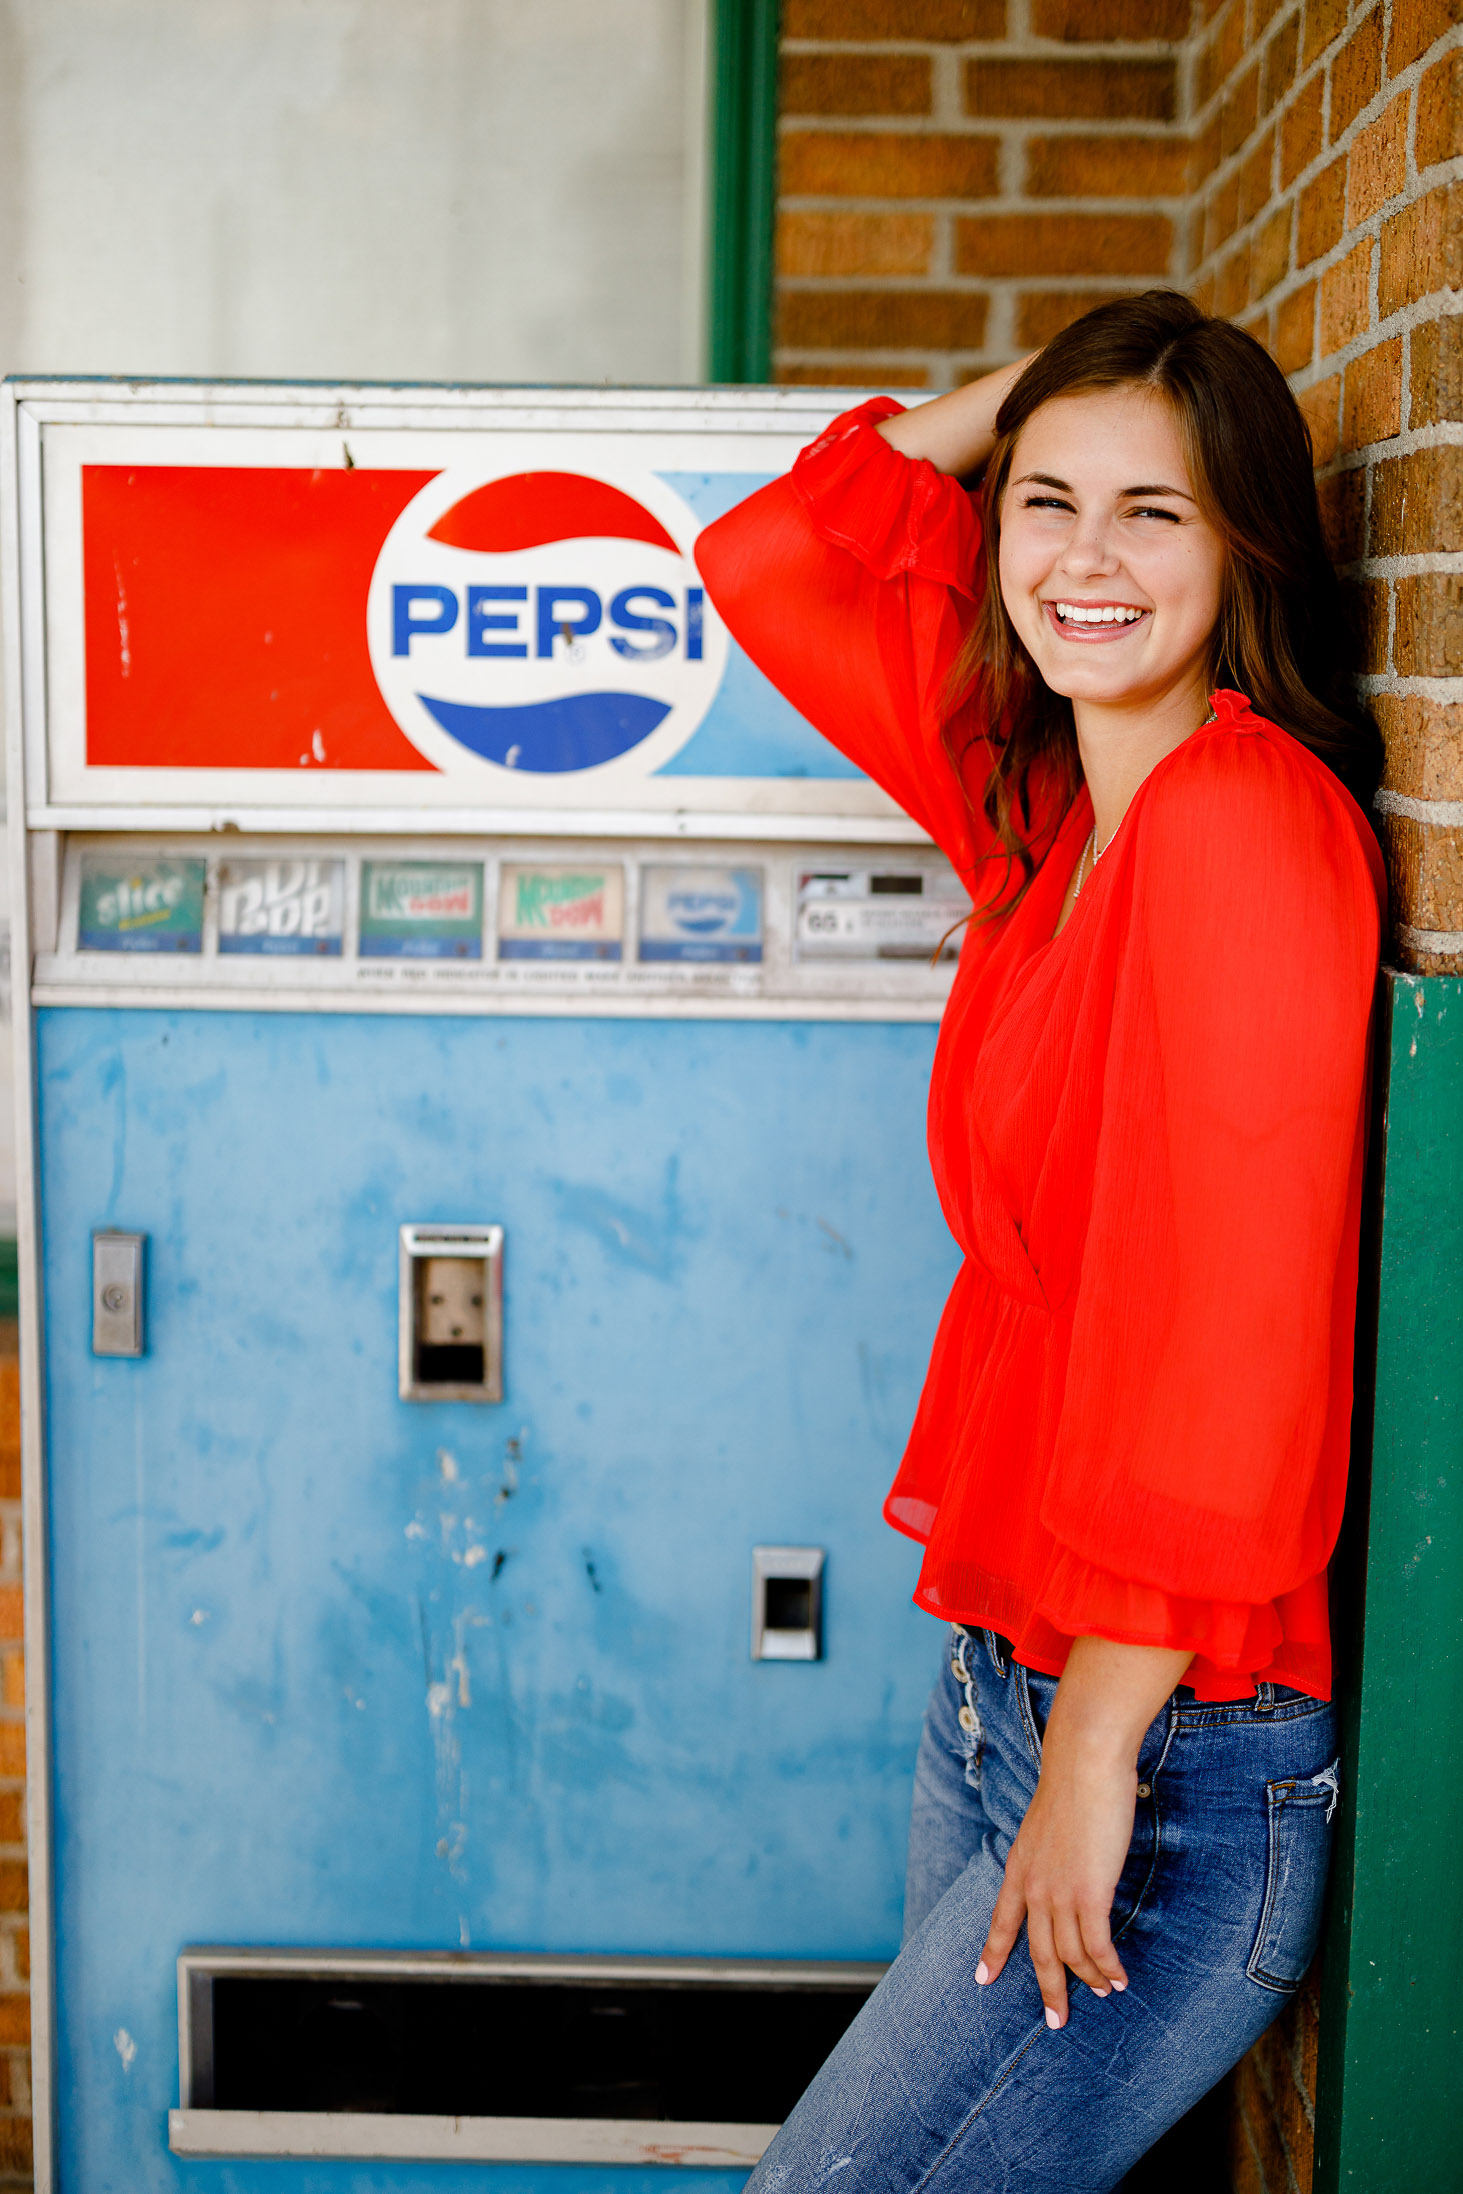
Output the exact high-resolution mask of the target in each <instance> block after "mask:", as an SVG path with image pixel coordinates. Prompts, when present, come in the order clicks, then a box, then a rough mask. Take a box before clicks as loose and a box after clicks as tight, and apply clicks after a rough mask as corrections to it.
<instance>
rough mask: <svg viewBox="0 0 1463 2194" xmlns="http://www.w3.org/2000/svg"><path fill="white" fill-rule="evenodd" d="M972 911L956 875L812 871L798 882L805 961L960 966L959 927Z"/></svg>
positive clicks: (801, 953)
mask: <svg viewBox="0 0 1463 2194" xmlns="http://www.w3.org/2000/svg"><path fill="white" fill-rule="evenodd" d="M969 912H970V900H969V898H968V896H967V894H966V891H965V887H964V885H963V884H962V883H961V881H960V879H959V877H958V876H957V875H956V874H955V872H954V870H953V869H943V870H942V869H931V868H923V869H819V870H805V871H804V872H803V873H802V874H801V875H800V876H799V877H798V906H797V952H798V958H799V959H800V960H924V961H928V960H930V959H931V958H932V957H934V956H935V955H936V954H938V955H939V957H940V958H941V959H942V960H953V959H955V958H956V957H957V956H958V954H959V951H960V938H959V934H958V926H959V924H960V923H961V922H962V921H963V919H964V917H965V916H966V915H967V914H969ZM952 930H953V931H955V932H956V934H955V935H953V936H952V935H951V934H950V933H951V931H952Z"/></svg>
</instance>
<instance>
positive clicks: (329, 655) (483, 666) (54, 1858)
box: [0, 381, 966, 2194]
mask: <svg viewBox="0 0 1463 2194" xmlns="http://www.w3.org/2000/svg"><path fill="white" fill-rule="evenodd" d="M835 408H836V403H835V402H834V400H832V399H829V398H828V397H826V396H817V395H810V394H809V393H808V392H806V391H798V390H791V391H754V392H707V391H690V390H675V391H669V392H664V391H661V392H636V391H596V392H594V393H592V394H587V393H582V392H577V391H571V390H564V391H549V392H545V391H533V392H515V391H504V390H473V389H462V388H451V389H448V388H406V387H403V388H380V387H375V388H340V389H334V388H331V389H326V388H322V387H299V388H296V387H283V386H271V385H264V384H257V383H249V384H243V383H239V384H223V383H220V384H211V385H203V384H197V385H194V384H187V383H176V382H167V383H157V384H152V385H149V384H145V383H126V384H122V383H114V382H104V381H31V382H19V383H11V384H9V385H8V387H7V395H6V412H5V419H4V430H3V464H4V472H3V482H0V486H3V497H4V505H3V516H4V546H5V565H4V642H5V675H6V680H7V686H6V711H7V720H8V727H9V748H8V768H9V787H10V829H11V853H12V873H13V876H14V878H15V880H16V903H15V908H14V945H15V952H16V965H17V971H18V980H17V1005H16V1043H17V1054H16V1056H17V1103H18V1107H19V1147H20V1152H21V1167H22V1181H21V1199H22V1204H21V1220H20V1226H21V1257H22V1290H23V1292H22V1309H23V1325H24V1347H25V1350H26V1355H25V1363H24V1394H25V1439H26V1473H27V1475H26V1487H27V1493H26V1500H27V1508H26V1532H27V1555H26V1560H27V1583H28V1606H29V1621H30V1626H31V1627H30V1644H31V1649H32V1655H33V1659H32V1667H33V1672H34V1680H33V1704H32V1708H31V1725H30V1734H31V1746H32V1751H31V1757H32V1762H33V1779H32V1784H31V1788H32V1793H33V1811H32V1816H31V1835H32V1854H33V1864H34V1876H33V1912H34V1915H35V1981H34V2013H35V2033H36V2052H37V2055H36V2102H37V2143H38V2172H37V2183H38V2185H40V2186H41V2187H43V2188H52V2187H54V2188H59V2189H61V2190H64V2194H120V2190H125V2194H146V2190H152V2189H168V2190H170V2194H171V2190H181V2189H188V2190H190V2194H209V2190H218V2194H222V2190H223V2189H225V2188H227V2189H228V2190H230V2194H244V2190H247V2194H254V2190H256V2189H257V2190H260V2194H264V2190H278V2194H304V2190H305V2189H306V2188H308V2189H310V2190H311V2194H346V2190H347V2189H351V2190H355V2189H360V2188H364V2187H370V2188H372V2189H383V2190H391V2194H398V2190H399V2194H406V2190H408V2189H410V2190H412V2194H418V2190H422V2194H425V2190H431V2189H444V2188H446V2187H448V2186H456V2185H459V2184H461V2183H463V2181H462V2174H461V2166H462V2165H463V2164H464V2163H472V2164H473V2165H474V2166H478V2167H481V2169H482V2170H483V2171H485V2172H486V2174H487V2178H486V2182H485V2183H488V2184H489V2185H491V2186H493V2187H495V2188H498V2189H501V2190H502V2194H520V2190H521V2194H527V2190H528V2189H529V2188H530V2187H532V2188H534V2189H550V2188H554V2189H562V2190H563V2194H589V2190H590V2189H594V2190H596V2194H603V2190H604V2189H606V2188H623V2189H625V2190H626V2194H650V2190H652V2189H654V2190H662V2194H670V2190H673V2189H688V2188H692V2187H695V2188H703V2189H707V2188H727V2189H730V2188H732V2187H736V2186H739V2185H740V2184H741V2183H742V2181H743V2179H744V2178H745V2176H746V2173H747V2171H748V2169H749V2168H750V2166H751V2164H752V2163H753V2162H754V2161H755V2159H756V2157H757V2155H758V2154H759V2153H760V2151H761V2148H762V2147H763V2146H764V2145H765V2142H766V2141H767V2139H768V2138H769V2137H770V2133H771V2130H772V2128H773V2127H775V2125H776V2124H777V2122H778V2121H779V2119H780V2118H781V2117H782V2115H783V2114H784V2113H785V2111H786V2109H787V2108H788V2106H789V2104H790V2102H791V2100H792V2099H793V2097H794V2096H795V2095H796V2093H797V2092H798V2090H799V2087H800V2086H801V2084H802V2081H803V2080H804V2079H805V2078H806V2076H807V2075H808V2073H809V2072H810V2071H811V2070H812V2069H813V2067H814V2066H815V2065H816V2063H817V2062H818V2061H819V2060H820V2058H821V2056H822V2055H823V2054H824V2052H825V2051H826V2049H827V2048H828V2047H829V2046H830V2044H831V2042H832V2040H833V2039H834V2038H836V2035H837V2033H838V2032H840V2031H841V2030H842V2027H843V2026H844V2025H845V2024H846V2023H847V2021H848V2019H849V2018H850V2017H851V2016H853V2014H854V2012H855V2011H856V2009H857V2007H858V2004H859V2003H860V2002H861V2001H862V2000H863V1997H864V1995H865V1994H866V1992H867V1990H868V1988H869V1987H870V1986H872V1984H873V1981H874V1980H875V1979H876V1977H877V1974H878V1971H879V1970H880V1965H881V1962H882V1961H883V1960H885V1959H887V1958H888V1957H889V1956H890V1955H891V1953H892V1951H893V1949H894V1947H895V1945H896V1943H897V1940H898V1929H899V1917H900V1900H901V1887H902V1871H903V1860H904V1842H905V1827H906V1817H907V1806H908V1792H909V1784H910V1778H911V1773H912V1768H913V1760H914V1752H915V1746H916V1740H917V1732H918V1724H919V1716H920V1712H921V1708H922V1703H923V1698H924V1694H925V1691H926V1688H927V1684H928V1681H929V1679H930V1677H931V1675H932V1673H933V1666H934V1659H935V1655H936V1653H937V1651H938V1637H937V1633H936V1631H935V1629H934V1626H933V1625H932V1624H931V1623H930V1622H929V1621H928V1619H927V1618H925V1617H924V1616H922V1615H919V1614H917V1613H916V1612H915V1611H914V1610H913V1609H912V1608H911V1605H910V1590H911V1586H912V1583H913V1578H914V1574H915V1567H916V1563H915V1554H914V1550H913V1549H912V1548H910V1547H909V1546H908V1545H907V1544H906V1543H905V1542H903V1541H902V1540H899V1539H897V1538H895V1537H894V1536H893V1535H891V1534H890V1533H889V1532H888V1531H887V1530H886V1529H885V1528H884V1526H883V1525H882V1524H881V1522H880V1520H879V1504H880V1500H881V1497H882V1495H883V1492H884V1490H885V1487H886V1484H887V1482H888V1480H889V1477H890V1475H891V1473H892V1471H893V1468H894V1465H895V1463H896V1461H897V1458H898V1454H899V1451H900V1447H901V1444H902V1441H903V1437H904V1434H905V1431H906V1428H907V1425H908V1422H909V1419H910V1417H911V1414H912V1411H913V1407H914V1403H915V1399H916V1396H917V1392H918V1387H919V1381H920V1378H921V1375H922V1372H923V1368H924V1363H925V1359H926V1355H927V1351H928V1348H929V1344H930V1341H931V1338H932V1335H933V1332H934V1327H935V1323H936V1320H937V1317H938V1313H939V1308H940V1305H941V1303H942V1301H943V1298H944V1294H945V1291H946V1289H947V1287H948V1285H949V1282H950V1279H951V1277H952V1274H953V1270H954V1263H955V1253H954V1250H953V1247H952V1245H951V1243H950V1241H949V1239H948V1237H947V1235H946V1233H945V1230H944V1227H943V1223H942V1221H941V1218H940V1215H939V1212H938V1209H937V1206H936V1202H935V1197H934V1192H933V1189H932V1187H931V1184H930V1181H929V1178H928V1175H927V1171H926V1165H925V1159H924V1154H923V1135H922V1127H923V1112H924V1101H925V1086H926V1080H927V1076H928V1070H929V1064H930V1057H931V1053H932V1049H933V1043H934V1037H935V1026H936V1022H937V1020H938V1017H939V1014H940V1010H941V1005H942V1001H943V999H944V996H945V994H946V991H947V988H948V981H949V972H950V969H949V962H948V960H943V961H942V960H938V959H936V960H934V961H933V962H932V953H935V952H936V951H937V950H938V948H939V946H940V941H941V939H942V938H943V937H944V936H945V934H946V932H947V931H948V930H949V929H950V927H951V925H952V924H953V923H954V922H956V921H957V920H958V918H959V915H960V914H961V912H962V911H963V909H964V907H965V904H966V902H965V901H964V899H963V897H962V896H961V893H960V890H959V887H958V885H957V883H956V881H955V879H954V877H953V875H952V874H951V872H950V871H949V870H948V868H947V867H946V866H945V864H944V863H943V862H942V860H941V859H940V857H939V856H938V855H937V854H936V853H935V852H934V850H933V849H932V848H931V847H930V846H929V845H928V843H927V842H925V841H924V840H922V839H921V837H920V836H919V834H918V833H917V831H916V830H915V829H914V828H913V826H912V825H911V824H909V823H908V822H907V821H906V820H905V819H904V818H903V817H902V816H901V815H899V814H898V813H897V812H896V811H895V810H894V809H893V808H892V806H891V804H890V803H889V801H888V800H887V799H886V798H885V797H884V795H883V794H882V793H880V792H879V791H878V790H877V789H876V787H874V786H873V785H872V784H870V783H869V782H868V781H867V780H866V779H865V778H863V777H862V776H860V775H859V774H858V773H857V772H856V771H854V770H853V769H852V768H851V767H850V766H849V765H848V764H847V763H846V762H844V761H843V760H842V759H841V758H840V756H839V755H838V754H836V753H835V752H834V751H833V750H832V748H830V747H829V746H828V745H827V744H826V743H825V742H824V741H823V740H822V739H821V738H820V737H819V736H818V735H817V734H816V733H815V732H814V731H813V730H812V729H811V727H810V726H809V725H808V724H806V723H805V722H804V721H802V720H801V719H800V718H799V717H798V716H797V715H796V714H795V713H794V712H793V711H792V710H791V709H790V708H789V707H788V706H787V704H786V703H785V702H783V701H782V700H781V699H780V698H779V697H778V695H777V694H776V693H774V692H773V691H772V689H771V688H770V687H769V686H768V685H767V683H766V682H765V681H764V680H763V679H762V677H761V676H760V674H759V673H758V672H757V671H756V670H755V669H754V668H753V666H752V665H751V664H750V663H749V662H748V660H747V659H746V658H745V657H744V656H743V655H742V654H741V653H740V652H739V650H738V649H737V647H736V646H735V645H734V644H733V643H732V642H731V641H730V639H729V637H728V635H727V633H726V631H725V629H724V628H723V626H722V625H721V623H720V622H719V620H718V618H717V617H716V615H715V613H714V610H713V608H712V606H711V604H710V603H709V602H708V601H707V600H706V598H705V595H704V593H703V590H702V588H701V586H700V583H699V581H698V577H697V572H696V567H695V564H694V562H693V559H692V548H693V544H694V541H695V538H696V534H697V531H698V529H699V527H701V526H702V525H703V524H705V523H707V522H708V521H709V520H711V519H712V518H714V517H716V516H717V515H718V514H719V513H721V512H722V511H724V510H726V509H727V508H729V507H730V506H731V505H732V504H734V503H736V502H737V501H738V500H739V499H740V498H741V497H743V496H744V495H746V494H748V493H749V492H750V491H751V490H752V489H753V488H755V487H756V486H758V485H759V484H760V483H761V482H763V481H764V480H766V479H768V478H770V477H773V476H774V475H776V474H777V473H779V472H780V471H782V470H783V469H784V468H785V467H786V466H787V465H788V464H789V463H790V462H791V460H792V458H793V456H794V454H795V452H796V451H797V449H798V448H799V447H800V446H801V445H802V444H803V443H804V442H806V441H807V440H808V439H809V438H810V437H811V436H812V435H814V434H815V433H816V432H817V431H818V430H819V429H820V428H821V427H822V426H823V425H824V424H825V423H826V421H827V419H828V418H829V417H830V416H831V414H832V412H833V410H834V409H835ZM21 975H28V978H29V984H28V991H27V986H26V984H25V982H23V981H21V980H19V977H20V976H21ZM27 996H28V1000H29V1003H28V1006H27V1004H26V999H27ZM454 2161H455V2162H456V2164H457V2166H458V2170H457V2175H456V2176H455V2177H454V2176H453V2170H452V2166H453V2163H454ZM473 2183H477V2176H475V2177H474V2182H473Z"/></svg>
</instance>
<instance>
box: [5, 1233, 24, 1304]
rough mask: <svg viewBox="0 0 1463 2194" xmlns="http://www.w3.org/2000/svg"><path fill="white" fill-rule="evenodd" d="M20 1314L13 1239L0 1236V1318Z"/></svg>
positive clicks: (18, 1268)
mask: <svg viewBox="0 0 1463 2194" xmlns="http://www.w3.org/2000/svg"><path fill="white" fill-rule="evenodd" d="M19 1316H20V1264H19V1260H18V1257H17V1253H16V1247H15V1244H14V1242H13V1241H7V1240H6V1239H5V1238H4V1237H3V1236H0V1318H18V1317H19Z"/></svg>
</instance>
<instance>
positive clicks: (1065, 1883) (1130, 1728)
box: [975, 1638, 1192, 2027]
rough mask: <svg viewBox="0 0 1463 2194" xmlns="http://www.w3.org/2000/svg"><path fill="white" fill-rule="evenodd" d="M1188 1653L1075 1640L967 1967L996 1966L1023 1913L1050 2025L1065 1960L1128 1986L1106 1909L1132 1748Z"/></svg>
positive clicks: (1059, 2018)
mask: <svg viewBox="0 0 1463 2194" xmlns="http://www.w3.org/2000/svg"><path fill="white" fill-rule="evenodd" d="M1191 1658H1192V1655H1190V1654H1188V1653H1184V1652H1178V1651H1173V1650H1170V1649H1169V1648H1168V1647H1166V1646H1135V1645H1119V1644H1117V1643H1116V1642H1115V1641H1114V1640H1112V1639H1110V1638H1078V1639H1077V1640H1075V1642H1074V1643H1073V1646H1072V1650H1071V1653H1070V1655H1069V1656H1068V1660H1067V1666H1066V1671H1065V1673H1064V1674H1063V1677H1062V1680H1061V1682H1060V1684H1059V1685H1058V1686H1057V1695H1056V1699H1055V1701H1054V1702H1053V1705H1052V1710H1051V1713H1050V1715H1049V1717H1048V1719H1047V1726H1046V1732H1045V1735H1044V1737H1043V1739H1042V1761H1041V1774H1040V1777H1039V1778H1038V1781H1037V1785H1036V1795H1035V1797H1034V1798H1033V1799H1032V1801H1031V1804H1030V1806H1029V1808H1028V1809H1027V1814H1026V1818H1025V1820H1024V1821H1023V1822H1022V1824H1021V1830H1020V1833H1019V1834H1018V1836H1017V1838H1016V1841H1015V1843H1014V1844H1013V1845H1012V1846H1011V1855H1010V1857H1009V1858H1008V1859H1007V1861H1006V1878H1005V1881H1004V1883H1003V1884H1002V1887H1001V1894H1000V1896H999V1897H998V1898H997V1899H996V1909H995V1912H994V1913H993V1915H992V1917H991V1926H990V1933H989V1934H988V1935H987V1937H986V1940H985V1946H984V1948H983V1950H982V1951H981V1959H980V1964H979V1965H978V1966H977V1968H976V1975H975V1977H976V1979H977V1981H979V1982H981V1983H982V1984H985V1983H988V1982H991V1981H994V1980H995V1979H996V1978H997V1977H998V1976H999V1974H1000V1972H1001V1969H1002V1967H1003V1966H1004V1965H1005V1963H1006V1960H1007V1959H1008V1958H1009V1957H1010V1955H1011V1950H1012V1947H1013V1946H1014V1944H1015V1941H1016V1938H1017V1936H1018V1935H1019V1934H1020V1932H1021V1922H1022V1920H1023V1919H1024V1920H1025V1922H1026V1936H1027V1945H1028V1948H1029V1950H1030V1953H1031V1963H1032V1965H1033V1966H1034V1967H1035V1969H1036V1979H1037V1985H1038V1986H1039V1988H1040V1989H1041V1995H1042V2001H1043V2003H1044V2004H1045V2005H1046V2020H1047V2025H1048V2026H1051V2027H1060V2026H1065V2025H1066V2023H1067V1973H1068V1972H1069V1971H1070V1972H1072V1973H1075V1974H1076V1976H1077V1978H1078V1980H1079V1981H1085V1982H1086V1984H1087V1986H1088V1987H1089V1988H1091V1989H1093V1990H1094V1991H1095V1992H1096V1993H1097V1994H1098V1995H1100V1996H1105V1995H1107V1993H1108V1992H1109V1990H1110V1989H1114V1988H1116V1989H1123V1988H1126V1987H1127V1985H1128V1976H1127V1974H1126V1973H1125V1972H1124V1970H1123V1962H1122V1960H1121V1958H1120V1957H1119V1956H1118V1954H1117V1951H1116V1950H1115V1949H1114V1947H1113V1940H1112V1931H1111V1926H1110V1920H1111V1914H1112V1901H1113V1896H1114V1894H1115V1892H1116V1890H1117V1886H1118V1877H1119V1876H1120V1875H1121V1873H1122V1871H1123V1863H1124V1861H1125V1860H1126V1858H1127V1856H1128V1846H1129V1845H1130V1843H1131V1842H1132V1839H1133V1811H1134V1806H1135V1804H1136V1800H1137V1792H1138V1766H1137V1763H1138V1749H1139V1746H1140V1745H1141V1744H1142V1742H1143V1736H1144V1732H1145V1731H1146V1730H1147V1728H1148V1725H1149V1723H1150V1722H1151V1721H1152V1720H1153V1717H1154V1715H1155V1714H1157V1712H1158V1710H1159V1708H1160V1707H1161V1706H1162V1705H1163V1702H1164V1700H1165V1699H1166V1698H1167V1697H1168V1695H1169V1693H1170V1692H1171V1691H1172V1690H1173V1688H1174V1686H1175V1684H1177V1683H1179V1682H1180V1681H1181V1679H1182V1677H1183V1674H1184V1671H1185V1669H1186V1668H1187V1667H1188V1665H1189V1662H1190V1660H1191Z"/></svg>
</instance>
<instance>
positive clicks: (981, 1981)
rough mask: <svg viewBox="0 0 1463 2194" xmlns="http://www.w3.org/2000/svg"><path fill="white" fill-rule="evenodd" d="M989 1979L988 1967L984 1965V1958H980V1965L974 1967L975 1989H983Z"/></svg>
mask: <svg viewBox="0 0 1463 2194" xmlns="http://www.w3.org/2000/svg"><path fill="white" fill-rule="evenodd" d="M990 1977H991V1969H990V1967H989V1966H988V1965H987V1964H986V1962H985V1960H984V1958H982V1959H981V1961H980V1964H979V1965H978V1966H977V1967H976V1969H975V1984H976V1987H977V1988H984V1987H985V1985H986V1983H987V1982H988V1981H989V1980H990Z"/></svg>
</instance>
